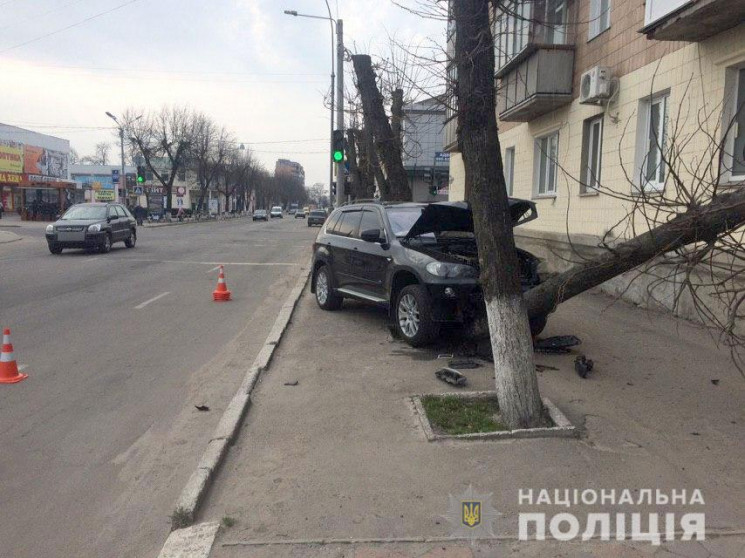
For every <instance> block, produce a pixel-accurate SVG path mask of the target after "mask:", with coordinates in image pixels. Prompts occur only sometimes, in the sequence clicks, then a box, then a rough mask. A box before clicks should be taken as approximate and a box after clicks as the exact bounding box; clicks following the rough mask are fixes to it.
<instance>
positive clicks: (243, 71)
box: [0, 0, 444, 185]
mask: <svg viewBox="0 0 745 558" xmlns="http://www.w3.org/2000/svg"><path fill="white" fill-rule="evenodd" d="M329 4H330V5H331V9H332V15H333V16H334V17H337V14H336V11H337V9H338V17H340V18H342V19H343V20H344V32H345V37H344V38H345V44H346V45H347V47H348V48H349V47H352V45H353V43H354V44H356V49H357V51H359V52H363V51H367V50H368V49H369V51H370V52H372V53H379V52H383V51H384V50H385V45H386V44H387V42H388V39H387V37H388V34H396V36H397V38H399V39H401V40H405V41H406V42H410V41H412V42H414V43H416V42H418V41H419V40H422V39H426V38H430V39H432V40H436V41H437V42H438V43H442V42H444V27H443V25H442V24H441V23H439V22H436V21H428V20H424V19H421V18H418V17H416V16H413V15H411V14H408V13H407V12H406V11H404V10H401V9H400V8H398V7H396V6H394V5H393V4H392V3H391V2H390V0H338V1H337V0H329ZM285 9H293V10H297V11H298V12H300V13H308V14H315V15H326V14H327V11H326V4H325V2H324V0H0V122H3V123H7V124H13V125H17V126H21V127H24V128H29V129H32V130H36V131H39V132H44V133H49V134H51V135H55V136H59V137H63V138H66V139H69V140H70V142H71V145H72V147H74V148H75V149H76V150H77V151H78V153H79V154H80V155H81V156H82V155H86V154H90V153H92V151H93V146H94V145H95V144H96V143H97V142H99V141H111V142H115V141H117V139H116V136H115V135H114V131H113V130H112V129H111V125H112V124H113V123H112V122H111V121H110V120H109V119H108V118H107V117H106V116H105V114H104V113H105V112H106V111H110V112H112V113H114V114H119V113H121V112H123V111H124V109H125V108H127V107H137V108H142V109H145V110H147V109H157V108H159V107H160V106H162V105H163V104H169V105H171V104H177V105H188V106H190V107H192V108H194V109H197V110H200V111H203V112H205V113H207V114H209V115H210V116H212V117H213V118H214V119H215V120H216V121H217V122H219V123H222V124H225V125H227V126H228V128H230V129H231V130H232V131H233V133H234V134H235V136H236V138H237V139H238V140H239V141H241V142H244V143H246V144H250V147H251V148H252V149H253V150H254V152H255V153H256V155H257V157H259V159H260V160H261V161H262V162H263V163H264V164H265V165H266V166H267V168H269V169H273V168H274V162H275V161H276V159H278V158H280V157H282V158H289V159H293V160H295V161H298V162H300V163H301V164H302V165H303V166H304V167H305V171H306V184H307V185H311V184H313V183H315V182H323V183H327V182H328V158H329V155H328V137H329V112H328V109H325V108H324V107H323V104H322V101H323V94H324V93H325V92H326V91H327V90H328V87H329V82H330V69H331V44H330V40H331V37H330V34H331V32H330V29H329V24H328V22H326V21H321V20H313V19H306V18H295V17H291V16H287V15H284V14H283V10H285ZM109 10H113V11H110V12H109V13H104V14H103V15H100V16H99V17H95V16H97V15H98V14H101V13H103V12H107V11H109ZM88 18H92V19H89V20H88ZM85 20H88V21H85ZM68 27H69V28H68ZM36 39H38V40H36ZM23 43H27V44H23ZM347 86H348V87H349V86H351V82H349V83H348V84H347ZM298 140H302V141H298ZM290 141H292V142H293V143H289V142H290ZM279 142H283V143H279ZM285 142H287V143H285ZM113 153H114V154H118V150H114V151H113Z"/></svg>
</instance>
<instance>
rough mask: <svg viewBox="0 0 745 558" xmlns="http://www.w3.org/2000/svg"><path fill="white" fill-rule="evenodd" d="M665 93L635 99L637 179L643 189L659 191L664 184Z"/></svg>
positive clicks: (665, 140) (665, 167)
mask: <svg viewBox="0 0 745 558" xmlns="http://www.w3.org/2000/svg"><path fill="white" fill-rule="evenodd" d="M668 97H669V94H668V93H662V94H658V95H654V96H652V97H646V98H644V99H642V100H641V101H639V120H638V121H637V146H636V148H637V164H636V168H637V177H638V179H637V182H638V184H639V185H640V186H641V187H642V188H644V189H645V190H657V191H661V190H662V189H663V188H664V186H665V176H666V175H667V166H666V164H665V157H666V153H665V146H666V143H667V103H668Z"/></svg>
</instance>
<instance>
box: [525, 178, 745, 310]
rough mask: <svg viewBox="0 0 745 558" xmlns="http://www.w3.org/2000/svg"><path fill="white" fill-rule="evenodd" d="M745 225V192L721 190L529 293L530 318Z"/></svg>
mask: <svg viewBox="0 0 745 558" xmlns="http://www.w3.org/2000/svg"><path fill="white" fill-rule="evenodd" d="M743 223H745V191H744V190H736V191H734V192H730V193H726V194H721V195H719V196H717V197H716V198H715V199H714V200H713V201H712V202H710V203H708V204H706V205H702V206H699V207H696V208H693V209H690V210H688V211H686V212H685V213H681V214H679V215H677V216H676V217H675V218H673V219H672V220H671V221H669V222H667V223H665V224H663V225H660V226H658V227H655V228H654V229H652V230H651V231H649V232H646V233H644V234H641V235H639V236H637V237H635V238H632V239H631V240H627V241H626V242H623V243H621V244H618V245H617V246H614V247H613V249H612V250H609V251H608V252H605V253H603V254H600V255H599V256H597V257H595V258H593V259H591V260H587V261H584V262H582V263H581V264H578V265H576V266H574V267H572V268H571V269H569V270H567V271H565V272H564V273H561V274H559V275H556V276H554V277H552V278H551V279H549V280H548V281H546V282H544V283H541V284H540V285H539V286H537V287H535V288H533V289H531V290H529V291H528V292H527V293H525V301H526V303H527V306H528V313H529V315H530V317H531V318H532V317H536V316H543V315H546V314H549V313H551V312H553V311H554V310H555V309H556V307H557V306H558V305H559V304H561V303H562V302H564V301H565V300H569V299H570V298H572V297H574V296H576V295H578V294H580V293H583V292H584V291H586V290H588V289H591V288H593V287H597V286H598V285H600V284H602V283H604V282H605V281H607V280H608V279H612V278H613V277H616V276H617V275H620V274H621V273H625V272H626V271H629V270H631V269H633V268H635V267H637V266H639V265H641V264H643V263H644V262H647V261H649V260H651V259H653V258H655V257H657V256H660V255H662V254H664V253H666V252H670V251H672V250H675V249H677V248H680V247H682V246H686V245H687V244H692V243H696V242H709V241H713V240H714V239H716V238H717V237H718V236H719V235H721V234H723V233H726V232H730V231H733V230H735V229H737V228H739V227H741V226H742V224H743Z"/></svg>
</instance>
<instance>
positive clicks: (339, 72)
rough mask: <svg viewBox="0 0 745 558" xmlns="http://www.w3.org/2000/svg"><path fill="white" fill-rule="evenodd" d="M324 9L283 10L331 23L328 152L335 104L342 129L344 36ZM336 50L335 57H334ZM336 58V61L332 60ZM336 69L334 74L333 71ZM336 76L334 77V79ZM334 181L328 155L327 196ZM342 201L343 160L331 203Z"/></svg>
mask: <svg viewBox="0 0 745 558" xmlns="http://www.w3.org/2000/svg"><path fill="white" fill-rule="evenodd" d="M326 9H327V10H328V12H329V15H328V17H324V16H316V15H309V14H299V13H298V12H297V11H295V10H285V12H284V13H285V14H287V15H291V16H293V17H308V18H311V19H323V20H326V21H328V22H330V23H331V134H330V136H331V137H330V142H329V146H330V153H329V155H331V154H332V153H333V152H334V105H336V129H337V130H342V131H343V130H344V36H343V28H344V25H343V22H342V20H341V19H334V18H333V17H331V8H330V7H329V5H328V2H326ZM334 25H336V49H334ZM334 50H336V58H334ZM334 60H336V62H334ZM335 70H336V75H334V71H335ZM334 78H336V79H334ZM334 86H336V103H334ZM333 182H334V160H333V157H330V164H329V198H331V197H332V195H331V184H332V183H333ZM343 201H344V161H343V160H342V161H339V162H338V163H336V197H335V198H334V199H333V200H332V204H334V205H336V206H339V205H340V203H341V202H343Z"/></svg>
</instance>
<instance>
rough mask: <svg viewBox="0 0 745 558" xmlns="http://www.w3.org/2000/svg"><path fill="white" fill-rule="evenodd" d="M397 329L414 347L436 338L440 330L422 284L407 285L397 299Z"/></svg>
mask: <svg viewBox="0 0 745 558" xmlns="http://www.w3.org/2000/svg"><path fill="white" fill-rule="evenodd" d="M394 316H395V320H396V324H395V325H396V330H397V331H398V334H399V335H400V336H401V337H402V338H403V340H404V341H406V342H407V343H408V344H409V345H411V346H412V347H421V346H422V345H426V344H427V343H430V342H432V341H433V340H434V338H435V337H436V336H437V333H438V332H439V326H438V324H437V322H435V321H434V320H433V319H432V305H431V303H430V299H429V296H428V295H427V291H426V289H425V288H424V287H422V286H421V285H407V286H406V287H404V288H403V289H401V292H400V293H399V294H398V298H397V300H396V311H395V314H394Z"/></svg>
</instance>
